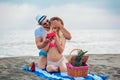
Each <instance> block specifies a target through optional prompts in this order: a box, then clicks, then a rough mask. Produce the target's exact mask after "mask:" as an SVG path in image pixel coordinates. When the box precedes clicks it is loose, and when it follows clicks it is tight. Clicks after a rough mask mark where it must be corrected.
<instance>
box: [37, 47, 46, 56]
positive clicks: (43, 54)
mask: <svg viewBox="0 0 120 80" xmlns="http://www.w3.org/2000/svg"><path fill="white" fill-rule="evenodd" d="M39 56H44V57H47V53H46V52H45V51H44V50H43V49H41V50H40V52H39Z"/></svg>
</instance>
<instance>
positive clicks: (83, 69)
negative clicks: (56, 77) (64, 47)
mask: <svg viewBox="0 0 120 80" xmlns="http://www.w3.org/2000/svg"><path fill="white" fill-rule="evenodd" d="M75 50H80V49H73V50H72V51H71V52H70V54H69V57H68V60H69V63H66V66H67V74H68V75H69V76H71V77H85V76H88V68H89V65H88V64H86V62H87V60H88V55H85V56H84V57H83V59H82V62H83V63H85V65H84V66H79V67H76V66H73V65H72V64H71V62H72V61H73V60H75V58H76V56H75V55H74V56H71V53H72V52H73V51H75Z"/></svg>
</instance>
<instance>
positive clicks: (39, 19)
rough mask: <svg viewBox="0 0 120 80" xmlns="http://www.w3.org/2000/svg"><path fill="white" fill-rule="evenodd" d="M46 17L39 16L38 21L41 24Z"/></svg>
mask: <svg viewBox="0 0 120 80" xmlns="http://www.w3.org/2000/svg"><path fill="white" fill-rule="evenodd" d="M46 17H47V16H46V15H37V16H36V20H37V22H38V23H39V24H40V23H41V22H42V21H43V20H44V19H45V18H46Z"/></svg>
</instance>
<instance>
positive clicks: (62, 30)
mask: <svg viewBox="0 0 120 80" xmlns="http://www.w3.org/2000/svg"><path fill="white" fill-rule="evenodd" d="M61 26H62V25H61ZM60 30H61V32H62V33H63V35H64V37H65V38H66V39H67V40H71V38H72V37H71V34H70V32H69V31H67V30H66V29H65V28H64V27H60Z"/></svg>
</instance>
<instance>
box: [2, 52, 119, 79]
mask: <svg viewBox="0 0 120 80" xmlns="http://www.w3.org/2000/svg"><path fill="white" fill-rule="evenodd" d="M88 55H89V59H88V62H87V63H88V64H89V65H90V68H89V70H90V72H91V73H93V74H101V75H109V78H108V79H107V80H119V79H120V62H119V61H120V54H88ZM33 61H34V62H35V63H36V66H37V61H38V56H22V57H5V58H0V80H45V79H41V78H39V77H37V76H35V75H33V73H28V72H26V71H24V70H21V68H23V67H25V66H26V65H29V64H30V63H31V62H33Z"/></svg>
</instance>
